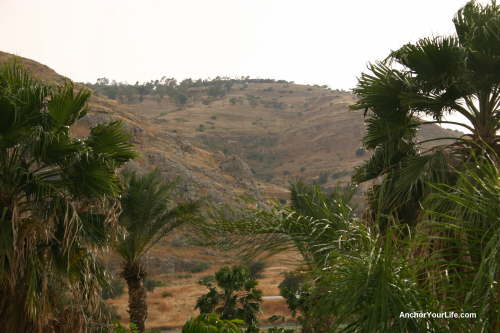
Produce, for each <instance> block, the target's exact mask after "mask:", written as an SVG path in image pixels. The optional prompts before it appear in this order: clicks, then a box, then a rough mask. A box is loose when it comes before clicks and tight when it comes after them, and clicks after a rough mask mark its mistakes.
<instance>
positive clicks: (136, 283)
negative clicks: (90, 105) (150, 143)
mask: <svg viewBox="0 0 500 333" xmlns="http://www.w3.org/2000/svg"><path fill="white" fill-rule="evenodd" d="M125 183H126V192H125V194H124V195H123V197H122V199H121V203H122V210H123V211H122V213H121V215H120V218H119V224H120V226H122V227H123V228H124V230H125V231H126V236H125V237H124V238H121V239H119V240H117V241H116V243H115V244H114V249H115V251H116V252H117V253H118V255H120V257H121V258H122V259H123V269H122V276H123V278H124V279H125V280H126V282H127V285H128V293H129V314H130V322H132V323H134V324H135V325H136V327H137V329H138V331H139V332H144V323H145V321H146V318H147V304H146V290H145V288H144V280H145V278H146V274H147V272H146V268H145V266H144V263H143V261H142V259H143V257H144V256H145V255H146V253H147V252H148V251H149V249H151V247H152V246H153V245H155V244H156V243H157V242H158V241H159V240H160V239H162V238H163V237H164V236H165V235H166V234H168V233H169V232H171V231H172V230H174V229H175V228H177V227H179V226H180V225H182V224H183V223H185V222H187V221H188V220H191V221H194V220H195V213H196V212H197V210H198V204H197V203H194V202H188V203H182V204H178V205H177V206H175V207H173V208H171V203H170V201H171V188H172V185H173V184H165V183H164V182H163V181H162V178H161V175H160V173H159V172H157V171H155V172H151V173H148V174H146V175H144V176H138V175H137V174H135V173H127V174H126V175H125Z"/></svg>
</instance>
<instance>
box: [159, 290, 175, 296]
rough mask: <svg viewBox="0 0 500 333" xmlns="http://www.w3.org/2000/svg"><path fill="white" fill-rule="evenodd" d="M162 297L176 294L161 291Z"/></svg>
mask: <svg viewBox="0 0 500 333" xmlns="http://www.w3.org/2000/svg"><path fill="white" fill-rule="evenodd" d="M161 297H174V294H172V293H171V292H169V291H165V292H163V293H161Z"/></svg>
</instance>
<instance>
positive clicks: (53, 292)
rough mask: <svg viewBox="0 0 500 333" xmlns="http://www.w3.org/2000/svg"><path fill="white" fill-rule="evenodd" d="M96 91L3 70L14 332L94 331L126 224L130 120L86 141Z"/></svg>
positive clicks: (1, 182)
mask: <svg viewBox="0 0 500 333" xmlns="http://www.w3.org/2000/svg"><path fill="white" fill-rule="evenodd" d="M89 97H90V93H89V92H88V91H86V90H79V91H75V87H74V86H73V84H72V83H71V82H66V83H65V84H64V85H61V86H57V87H52V86H48V85H46V84H43V83H41V82H39V81H36V80H35V79H33V78H32V77H31V75H30V73H29V72H27V71H26V70H25V69H23V68H22V66H21V65H19V64H9V65H5V66H3V67H1V68H0V322H1V323H2V331H4V332H41V331H42V330H43V331H51V332H64V331H71V332H84V331H88V330H89V329H91V326H92V320H93V318H95V314H96V313H97V312H98V310H99V304H100V285H101V283H103V282H104V277H105V276H104V270H103V268H102V266H101V265H100V264H99V262H98V260H97V254H98V253H99V250H100V249H102V248H103V246H104V245H105V244H106V243H107V242H108V240H109V237H110V235H112V234H113V233H111V232H110V230H113V228H114V225H116V223H115V222H116V220H117V213H118V208H119V202H118V201H117V196H118V195H119V193H120V191H121V186H120V179H119V177H118V175H117V174H116V170H117V168H119V167H120V166H122V165H123V164H124V163H125V162H127V161H128V160H130V159H131V158H133V157H134V156H135V153H134V152H133V150H132V145H131V144H130V143H129V136H128V134H126V132H125V131H124V129H123V128H122V126H121V124H120V123H118V122H112V123H109V124H102V125H98V126H96V127H94V128H92V129H91V131H90V134H89V135H88V137H86V138H83V139H76V138H73V137H72V136H71V135H70V131H69V129H70V126H72V125H73V124H74V123H75V122H77V121H78V119H80V118H82V117H83V116H84V115H85V114H86V113H87V111H88V107H87V101H88V99H89Z"/></svg>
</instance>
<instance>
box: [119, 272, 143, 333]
mask: <svg viewBox="0 0 500 333" xmlns="http://www.w3.org/2000/svg"><path fill="white" fill-rule="evenodd" d="M122 276H123V278H124V279H125V280H126V281H127V286H128V313H129V316H130V322H131V323H133V324H134V325H135V326H136V327H137V331H138V332H139V333H143V332H144V330H145V324H144V323H145V321H146V318H147V316H148V306H147V304H146V289H145V288H144V279H145V277H146V272H145V270H144V269H143V267H142V265H141V264H140V263H127V264H126V265H125V267H124V268H123V272H122Z"/></svg>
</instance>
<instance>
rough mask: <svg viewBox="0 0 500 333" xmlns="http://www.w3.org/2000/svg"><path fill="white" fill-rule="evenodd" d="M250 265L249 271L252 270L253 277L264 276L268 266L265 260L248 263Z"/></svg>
mask: <svg viewBox="0 0 500 333" xmlns="http://www.w3.org/2000/svg"><path fill="white" fill-rule="evenodd" d="M246 266H247V267H248V271H249V272H250V276H251V277H252V278H253V279H260V278H262V272H263V271H264V269H265V268H266V266H267V265H266V263H265V262H263V261H254V262H250V263H248V264H247V265H246Z"/></svg>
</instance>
